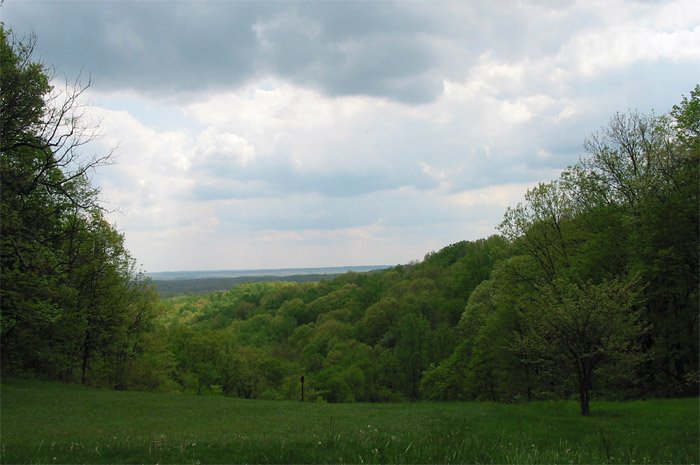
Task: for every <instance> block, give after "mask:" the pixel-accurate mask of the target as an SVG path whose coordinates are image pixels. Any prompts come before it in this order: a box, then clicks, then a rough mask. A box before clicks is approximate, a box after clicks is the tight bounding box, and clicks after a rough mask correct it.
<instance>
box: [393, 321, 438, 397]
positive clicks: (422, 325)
mask: <svg viewBox="0 0 700 465" xmlns="http://www.w3.org/2000/svg"><path fill="white" fill-rule="evenodd" d="M397 329H398V340H397V342H396V346H395V347H394V356H395V357H396V359H397V361H398V364H399V366H400V367H401V370H402V372H403V378H404V393H405V394H406V395H407V396H408V397H409V398H410V399H411V400H416V399H418V394H419V388H420V382H421V377H422V375H423V370H425V369H426V368H427V366H426V365H427V364H426V360H427V351H428V333H429V331H430V323H428V320H427V319H426V318H425V317H424V316H423V315H421V314H415V313H407V314H406V315H404V316H403V317H401V318H400V319H399V321H398V323H397Z"/></svg>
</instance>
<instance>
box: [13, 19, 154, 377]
mask: <svg viewBox="0 0 700 465" xmlns="http://www.w3.org/2000/svg"><path fill="white" fill-rule="evenodd" d="M0 34H1V36H2V42H1V43H0V67H1V69H2V80H1V86H2V87H1V90H0V118H1V121H0V131H1V132H0V135H1V138H0V179H1V180H2V190H1V191H0V192H1V194H0V197H1V204H0V228H2V229H1V232H2V235H1V237H0V304H1V308H2V313H1V319H0V324H1V326H2V334H1V336H0V341H1V344H2V345H1V348H2V355H1V357H2V371H3V375H40V376H43V377H50V378H55V379H61V380H66V381H79V382H83V383H89V382H93V381H94V382H99V383H100V384H105V385H110V386H113V387H124V386H126V385H129V384H130V380H129V379H127V377H128V370H127V366H128V364H129V363H130V362H131V361H132V360H134V359H135V358H136V356H137V352H138V351H139V350H140V349H139V347H140V343H141V337H142V335H143V334H145V332H146V331H148V330H150V329H151V328H152V325H153V323H154V317H155V314H156V311H157V308H158V296H157V294H156V292H155V289H154V288H153V287H152V286H150V285H149V284H148V282H147V281H145V280H144V279H142V277H141V276H140V275H139V274H138V273H137V271H136V269H135V261H134V259H133V258H132V257H131V256H130V255H129V253H128V251H127V250H126V249H125V247H124V238H123V237H122V235H121V234H120V233H119V232H117V230H116V229H115V227H114V226H113V225H111V224H109V223H108V222H107V220H106V219H105V215H104V213H105V210H104V207H103V206H102V203H101V202H100V199H99V192H98V191H97V190H96V189H95V188H94V187H93V186H91V184H90V181H89V178H88V174H89V173H90V172H91V171H92V170H94V169H95V168H97V167H100V166H102V165H105V164H109V163H110V154H106V155H104V156H92V157H87V156H84V155H83V154H82V151H83V149H84V148H85V147H86V146H87V144H89V142H90V141H91V140H93V139H94V138H95V137H96V136H97V135H98V133H97V128H96V127H94V126H92V125H91V124H90V121H87V120H86V118H85V117H84V113H85V109H84V107H83V106H82V103H81V94H82V93H83V92H84V91H85V89H86V86H84V85H81V84H80V82H69V83H67V84H66V88H65V89H64V90H60V89H55V88H54V87H53V86H52V85H51V78H52V77H53V76H51V74H50V72H51V70H50V69H49V68H47V67H46V66H44V65H42V64H40V63H35V62H33V61H32V52H33V46H34V43H35V41H34V39H33V38H30V39H29V41H27V42H24V43H21V42H18V41H16V40H15V38H14V36H13V35H12V34H11V32H10V31H7V30H6V29H5V28H4V26H2V27H0Z"/></svg>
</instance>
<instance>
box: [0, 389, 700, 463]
mask: <svg viewBox="0 0 700 465" xmlns="http://www.w3.org/2000/svg"><path fill="white" fill-rule="evenodd" d="M1 395H2V397H1V398H0V402H1V407H2V411H1V414H2V416H1V417H0V425H1V427H2V430H1V433H2V437H1V441H2V444H1V446H0V454H1V455H0V459H1V462H2V463H50V464H54V463H188V464H189V463H191V464H204V463H698V461H699V460H700V457H699V455H700V452H699V449H698V399H677V400H658V401H657V400H654V401H635V402H625V403H606V402H597V403H595V402H594V403H593V404H592V412H593V413H592V415H591V416H590V417H587V418H584V417H582V416H580V414H579V413H578V405H577V404H576V403H574V402H534V403H530V404H523V405H501V404H492V403H415V404H314V403H300V402H279V401H251V400H242V399H229V398H224V397H214V396H206V397H204V396H203V397H197V396H184V395H169V394H156V393H137V392H115V391H106V390H98V389H89V388H83V387H78V386H67V385H62V384H57V383H45V382H37V381H21V382H20V381H13V382H10V383H7V382H6V383H4V384H3V385H2V391H1Z"/></svg>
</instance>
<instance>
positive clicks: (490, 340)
mask: <svg viewBox="0 0 700 465" xmlns="http://www.w3.org/2000/svg"><path fill="white" fill-rule="evenodd" d="M2 36H3V44H2V70H3V80H2V98H1V101H0V104H1V105H2V108H1V109H2V153H1V158H0V160H1V163H0V169H1V170H2V173H1V174H2V182H3V186H2V187H3V188H2V205H1V207H2V209H1V214H2V218H1V221H2V242H1V244H0V245H1V247H2V250H1V253H2V255H1V260H2V367H3V371H4V372H6V373H28V372H32V373H36V374H42V375H45V376H49V377H54V378H60V379H67V380H81V381H82V382H83V383H88V382H91V383H98V384H105V385H110V386H114V387H120V388H131V389H145V390H164V391H184V392H192V393H197V394H206V393H213V394H222V395H227V396H238V397H244V398H265V399H300V398H301V395H302V394H301V379H302V376H303V377H304V379H305V381H306V383H305V397H306V399H312V400H322V401H328V402H350V401H370V402H378V401H396V400H417V399H433V400H481V399H484V400H493V401H506V402H514V401H518V400H536V399H551V398H570V397H575V398H577V399H578V400H579V402H580V408H581V412H582V413H583V414H584V415H587V414H588V413H589V409H590V407H589V402H590V399H591V398H592V397H594V396H598V397H604V398H645V397H650V396H661V397H674V396H686V395H697V393H698V299H700V294H699V292H698V285H699V284H698V283H699V282H700V277H699V276H698V269H699V263H700V246H699V243H698V232H699V228H700V220H699V218H698V217H699V212H700V208H699V207H700V203H699V199H698V193H699V185H698V182H699V174H700V172H699V171H698V159H699V157H700V86H697V87H696V88H695V89H694V90H693V91H691V94H690V97H689V98H687V97H684V98H683V100H682V101H681V103H680V104H679V105H676V106H674V107H673V109H672V110H671V112H670V113H669V114H667V115H662V116H654V115H650V116H649V115H641V114H638V113H634V112H632V113H630V114H617V115H615V116H613V118H612V119H611V121H610V123H609V125H608V126H606V127H605V128H603V129H602V130H601V131H600V132H599V133H597V134H594V135H592V136H591V137H590V138H589V139H588V140H587V141H586V142H585V144H584V147H585V149H586V152H587V153H586V155H585V156H583V157H581V159H580V161H579V163H577V164H576V165H575V166H572V167H569V169H567V170H566V171H564V172H563V173H562V175H561V177H560V178H559V179H557V180H554V181H552V182H549V183H543V184H540V185H539V186H538V187H536V188H534V189H531V190H530V191H528V193H527V194H526V196H525V201H524V202H523V203H521V204H519V205H517V206H515V207H513V208H509V209H508V210H507V212H506V213H505V218H504V220H503V222H502V224H501V225H500V232H501V235H497V236H492V237H489V238H488V239H482V240H477V241H473V242H467V241H464V242H459V243H456V244H453V245H451V246H448V247H446V248H444V249H442V250H440V251H438V252H434V253H430V254H428V255H427V256H426V257H425V259H424V260H423V261H422V262H420V263H415V264H410V265H405V266H396V267H394V268H390V269H386V270H382V271H378V272H373V273H346V274H343V275H340V276H337V277H335V278H333V279H329V280H325V281H321V282H256V283H246V284H239V285H236V286H234V287H233V288H232V289H231V290H229V291H222V292H215V293H210V294H207V295H195V296H181V297H174V298H171V299H168V300H165V301H163V303H162V304H161V305H162V307H163V308H162V310H163V314H162V315H161V316H160V317H158V318H157V319H156V317H155V313H156V309H157V308H158V305H157V302H156V300H157V297H156V294H155V293H154V291H153V289H152V288H151V287H150V286H149V285H148V283H147V282H145V281H143V280H142V279H140V278H139V277H138V275H137V274H135V273H134V267H133V260H132V259H131V257H130V256H129V254H128V252H127V251H126V250H125V249H124V244H123V238H122V236H121V235H120V234H119V233H117V232H116V230H115V229H114V227H113V226H112V225H110V224H108V223H107V222H106V221H105V220H104V215H103V211H102V209H101V208H100V206H99V203H98V201H97V193H96V192H95V190H94V189H93V188H92V187H91V186H90V183H89V180H88V179H87V177H86V173H87V172H88V170H89V169H91V168H93V167H95V166H97V165H100V164H102V163H104V162H105V161H107V158H92V159H89V160H87V161H82V162H81V159H80V158H79V156H78V151H77V149H79V148H80V147H81V146H82V145H84V143H85V141H86V140H89V139H90V138H91V137H92V133H91V132H90V130H89V129H87V128H86V127H84V126H80V123H79V121H80V118H77V117H76V115H75V110H76V109H78V110H79V107H77V102H78V100H77V98H78V97H79V95H80V92H81V90H80V88H78V90H77V91H76V90H71V91H69V92H68V94H67V97H66V100H65V101H64V102H63V103H61V104H57V102H58V101H57V99H56V98H57V97H56V95H58V94H54V93H53V89H52V87H51V85H50V82H49V79H48V77H47V74H46V69H45V68H44V67H43V66H41V65H38V64H35V63H32V62H31V60H30V55H31V47H27V46H23V45H21V44H15V43H13V42H12V40H11V37H10V36H9V35H8V34H7V33H6V32H5V31H4V30H3V32H2ZM73 89H74V88H73ZM77 116H80V115H77Z"/></svg>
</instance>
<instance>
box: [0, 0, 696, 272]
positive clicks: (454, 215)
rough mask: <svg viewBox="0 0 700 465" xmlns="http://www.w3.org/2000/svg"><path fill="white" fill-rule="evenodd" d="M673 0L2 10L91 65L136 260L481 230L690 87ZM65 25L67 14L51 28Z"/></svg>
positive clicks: (394, 258)
mask: <svg viewBox="0 0 700 465" xmlns="http://www.w3.org/2000/svg"><path fill="white" fill-rule="evenodd" d="M696 3H697V2H693V1H690V0H674V1H669V2H662V3H658V2H637V1H605V2H598V1H592V2H575V1H570V2H569V1H562V2H549V1H515V0H513V1H504V2H485V1H470V2H437V3H434V2H293V1H290V2H215V1H207V2H174V3H172V2H169V3H163V2H126V3H124V2H82V1H75V2H72V1H68V2H17V1H13V2H5V3H4V4H3V5H2V7H1V8H2V13H3V20H4V21H5V23H6V25H9V26H11V27H13V28H15V31H16V32H17V33H18V34H19V35H20V36H21V35H22V34H23V33H26V32H28V31H30V30H32V29H33V30H35V31H36V33H37V35H38V43H37V49H36V52H37V53H38V55H39V56H40V57H42V58H43V59H44V60H45V61H47V62H48V63H54V64H56V65H57V66H58V67H59V69H60V71H61V72H63V73H66V74H67V75H68V76H75V75H77V74H78V72H79V71H80V70H81V69H82V70H83V74H84V75H91V76H92V82H93V85H92V87H91V88H90V91H89V92H88V93H89V97H90V100H91V101H93V102H94V103H96V104H97V105H99V106H100V107H101V108H97V109H95V110H94V115H95V116H96V117H98V118H102V121H103V123H102V127H103V134H104V137H103V138H102V139H101V140H99V141H96V142H95V144H94V145H93V146H92V147H90V149H91V150H92V149H94V150H95V151H97V152H100V151H105V150H108V149H109V147H112V146H115V145H118V146H119V150H118V151H117V154H118V164H116V165H114V166H111V167H109V168H107V169H104V170H102V171H100V172H99V173H97V174H96V175H95V179H94V181H95V182H96V183H97V184H99V186H100V187H101V188H102V191H103V195H104V197H106V198H107V199H110V200H111V201H112V202H113V203H114V204H116V205H119V206H121V207H122V208H121V211H122V213H120V214H115V215H113V216H111V217H110V218H111V219H112V220H114V221H116V222H117V224H118V226H119V228H120V229H121V230H123V231H124V232H125V234H126V238H127V245H128V246H129V248H130V249H131V250H132V252H133V253H134V255H135V256H137V257H139V258H140V259H141V260H142V261H143V262H144V264H145V265H146V267H147V268H148V269H150V270H153V271H156V270H166V269H206V268H210V269H211V268H237V267H238V268H256V267H284V266H322V265H340V264H343V265H345V264H358V265H360V264H367V263H383V264H392V263H399V262H406V261H408V260H411V259H416V258H421V257H422V256H423V255H424V254H425V253H426V252H428V251H429V250H436V249H439V248H440V247H442V246H444V245H446V244H449V243H451V242H455V241H458V240H462V239H477V238H479V237H485V236H487V235H489V234H492V233H493V232H494V231H495V229H494V228H495V226H496V225H497V224H498V223H499V222H500V221H501V218H502V214H503V212H504V211H505V208H506V207H507V206H509V205H514V204H516V203H517V202H518V201H520V200H521V199H522V194H523V193H524V192H525V190H526V189H527V188H528V187H531V186H533V185H536V184H537V183H538V182H541V181H548V180H551V179H554V178H556V177H557V176H558V175H559V173H560V172H561V170H562V169H564V168H565V167H566V166H567V165H570V164H573V163H575V162H576V161H577V159H578V156H579V154H580V153H581V143H582V141H583V139H584V138H585V137H586V136H587V135H589V134H591V133H592V132H594V131H596V130H597V129H598V128H600V127H601V126H604V125H605V124H606V122H607V120H608V118H609V116H610V115H611V114H612V113H614V112H615V111H625V110H627V109H628V108H629V109H638V110H640V111H642V112H650V111H651V110H652V109H655V110H656V111H657V113H663V112H665V111H667V110H668V109H669V108H670V106H671V105H673V104H674V103H677V102H678V101H679V100H680V97H681V95H682V94H687V93H688V92H689V90H690V89H692V88H693V87H694V86H695V84H697V69H698V65H700V52H699V50H700V7H699V6H698V5H696ZM66 25H70V27H66Z"/></svg>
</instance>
